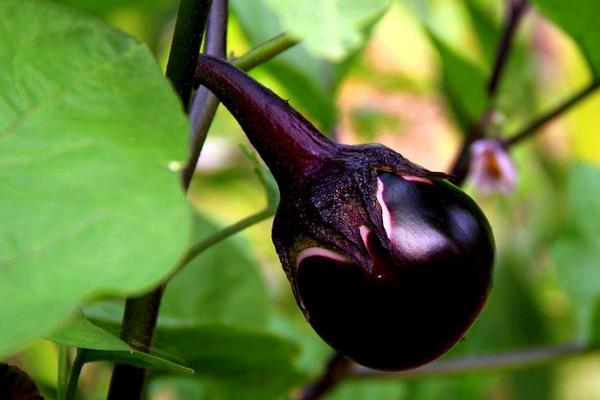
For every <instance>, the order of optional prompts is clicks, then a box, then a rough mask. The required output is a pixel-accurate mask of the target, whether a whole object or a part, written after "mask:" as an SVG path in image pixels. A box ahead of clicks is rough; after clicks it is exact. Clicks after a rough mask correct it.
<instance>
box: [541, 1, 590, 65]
mask: <svg viewBox="0 0 600 400" xmlns="http://www.w3.org/2000/svg"><path fill="white" fill-rule="evenodd" d="M533 3H534V4H535V5H536V6H537V8H538V9H539V10H540V11H541V12H542V13H543V14H544V15H545V16H546V17H548V18H549V19H550V20H552V21H553V22H554V23H556V24H557V25H558V26H560V27H561V28H562V29H564V31H565V32H566V33H567V34H569V35H570V36H571V37H573V39H574V40H575V41H576V42H577V44H578V45H579V47H580V48H581V50H582V52H583V54H584V56H585V57H586V58H587V60H588V62H589V63H590V66H591V68H592V70H593V73H594V75H595V76H596V77H598V76H599V75H600V34H599V33H598V15H599V14H600V2H598V1H597V0H579V1H577V3H575V4H573V3H570V2H568V1H564V0H533Z"/></svg>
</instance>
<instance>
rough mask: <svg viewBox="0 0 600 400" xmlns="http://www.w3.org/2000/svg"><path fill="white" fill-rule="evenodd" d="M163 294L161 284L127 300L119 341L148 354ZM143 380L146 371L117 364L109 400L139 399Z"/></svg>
mask: <svg viewBox="0 0 600 400" xmlns="http://www.w3.org/2000/svg"><path fill="white" fill-rule="evenodd" d="M163 292H164V286H163V285H161V286H159V287H158V288H157V289H155V290H153V291H151V292H149V293H146V294H144V295H142V296H140V297H129V298H127V300H126V301H125V312H124V314H123V325H122V326H121V339H123V341H125V342H126V343H128V344H129V345H130V346H131V347H133V348H134V349H136V350H139V351H142V352H144V353H150V350H151V348H152V339H153V337H154V328H155V327H156V321H157V319H158V311H159V308H160V301H161V299H162V295H163ZM145 378H146V370H145V369H143V368H138V367H134V366H132V365H126V364H117V365H116V366H115V368H114V370H113V374H112V379H111V381H110V388H109V391H108V399H109V400H118V399H140V398H141V396H142V391H143V389H144V380H145Z"/></svg>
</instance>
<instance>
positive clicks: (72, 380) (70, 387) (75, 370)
mask: <svg viewBox="0 0 600 400" xmlns="http://www.w3.org/2000/svg"><path fill="white" fill-rule="evenodd" d="M86 351H87V350H86V349H77V355H76V356H75V360H74V361H73V366H72V367H71V373H70V375H69V381H68V382H67V390H66V392H65V400H75V395H76V394H77V383H78V382H79V375H80V374H81V369H82V368H83V364H85V353H86Z"/></svg>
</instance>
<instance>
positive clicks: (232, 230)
mask: <svg viewBox="0 0 600 400" xmlns="http://www.w3.org/2000/svg"><path fill="white" fill-rule="evenodd" d="M273 214H275V207H269V208H266V209H264V210H263V211H260V212H258V213H256V214H253V215H250V216H249V217H246V218H244V219H242V220H240V221H238V222H236V223H234V224H232V225H229V226H227V227H225V228H223V229H221V230H220V231H218V232H215V233H214V234H212V235H211V236H209V237H207V238H206V239H203V240H201V241H200V242H198V243H196V244H195V245H193V246H192V247H190V249H189V250H188V251H187V253H185V254H184V256H183V257H182V258H181V260H179V262H178V263H177V265H176V266H175V268H174V269H173V271H172V272H171V274H170V275H169V276H168V277H167V279H166V280H165V284H166V283H167V282H168V281H169V280H170V279H171V278H173V276H175V275H176V274H177V273H178V272H179V271H181V270H182V269H183V268H184V267H185V266H186V265H188V264H189V263H190V262H191V261H192V260H193V259H194V258H196V257H197V256H199V255H200V254H202V253H203V252H204V251H206V250H207V249H209V248H210V247H212V246H214V245H215V244H217V243H219V242H221V241H223V240H225V239H227V238H228V237H230V236H232V235H234V234H236V233H238V232H240V231H243V230H244V229H246V228H249V227H250V226H252V225H254V224H257V223H259V222H261V221H264V220H265V219H267V218H269V217H272V216H273Z"/></svg>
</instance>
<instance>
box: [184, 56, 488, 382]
mask: <svg viewBox="0 0 600 400" xmlns="http://www.w3.org/2000/svg"><path fill="white" fill-rule="evenodd" d="M196 76H197V78H198V80H199V81H200V82H201V83H202V84H203V85H205V86H207V87H208V88H209V89H210V90H211V91H213V93H215V95H216V96H217V97H218V98H219V99H220V100H221V101H222V102H223V103H224V104H225V106H226V107H227V108H228V109H229V110H230V111H231V112H232V114H233V115H234V116H235V117H236V119H237V120H238V121H239V123H240V125H241V126H242V128H243V129H244V131H245V132H246V134H247V136H248V138H249V139H250V141H251V142H252V144H253V145H254V146H255V148H256V149H257V151H258V152H259V154H260V155H261V157H262V158H263V160H264V161H265V162H266V164H267V166H268V167H269V168H270V169H271V171H272V172H273V175H274V177H275V179H276V180H277V183H278V185H279V189H280V195H281V200H280V204H279V207H278V209H277V213H276V215H275V219H274V221H273V232H272V237H273V243H274V244H275V248H276V250H277V253H278V255H279V257H280V259H281V263H282V265H283V268H284V270H285V272H286V274H287V277H288V279H289V281H290V283H291V286H292V290H293V292H294V295H295V297H296V301H297V302H298V305H299V306H300V308H301V309H302V312H303V313H304V315H305V317H306V319H307V320H308V322H309V323H310V324H311V325H312V326H313V328H314V329H315V330H316V331H317V333H318V334H319V335H320V336H321V337H322V338H323V339H324V340H325V341H326V342H327V343H329V344H330V345H331V346H332V347H333V348H335V349H336V350H337V351H338V352H340V353H341V354H343V355H345V356H347V357H349V358H351V359H353V360H354V361H356V362H358V363H360V364H363V365H365V366H368V367H372V368H376V369H385V370H399V369H408V368H413V367H417V366H419V365H422V364H424V363H426V362H429V361H431V360H433V359H435V358H437V357H439V356H440V355H442V354H443V353H444V352H446V351H447V350H448V349H450V347H452V346H453V345H454V344H455V343H456V342H457V341H459V340H460V339H461V338H462V337H463V335H464V333H465V332H466V330H467V329H468V328H469V326H470V325H471V324H472V323H473V321H474V320H475V318H476V317H477V315H478V314H479V312H480V310H481V308H482V307H483V305H484V304H485V301H486V299H487V296H488V293H489V289H490V286H491V276H492V269H493V258H494V242H493V236H492V233H491V230H490V227H489V225H488V222H487V220H486V218H485V216H484V215H483V213H482V212H481V210H480V209H479V208H478V207H477V205H476V204H475V202H474V201H473V200H471V198H469V197H468V196H467V195H466V194H464V193H463V192H462V191H461V190H460V189H458V188H457V187H456V186H454V185H452V184H450V183H448V182H446V181H445V180H444V178H446V177H447V176H446V175H445V174H443V173H437V172H431V171H428V170H426V169H424V168H422V167H420V166H418V165H415V164H413V163H411V162H410V161H408V160H407V159H405V158H404V157H402V156H401V155H400V154H398V153H396V152H394V151H392V150H391V149H389V148H387V147H385V146H382V145H374V144H370V145H357V146H348V145H341V144H336V143H333V142H331V141H330V140H329V139H327V138H326V137H325V136H323V135H322V134H321V133H320V132H319V131H318V130H317V129H316V128H315V127H314V126H313V125H312V124H310V122H308V121H307V120H306V119H304V118H303V117H302V116H301V115H300V114H298V113H297V112H296V111H295V110H293V109H292V108H291V107H290V106H289V104H288V103H287V102H285V101H283V100H281V99H280V98H279V97H278V96H276V95H275V94H274V93H272V92H271V91H269V90H268V89H266V88H265V87H263V86H261V85H260V84H258V83H257V82H256V81H254V80H253V79H251V78H250V77H248V76H247V75H246V74H244V73H243V72H241V71H239V70H237V69H236V68H234V67H233V66H231V65H230V64H227V63H226V62H223V61H220V60H217V59H214V58H210V57H207V56H200V58H199V61H198V68H197V74H196Z"/></svg>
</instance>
